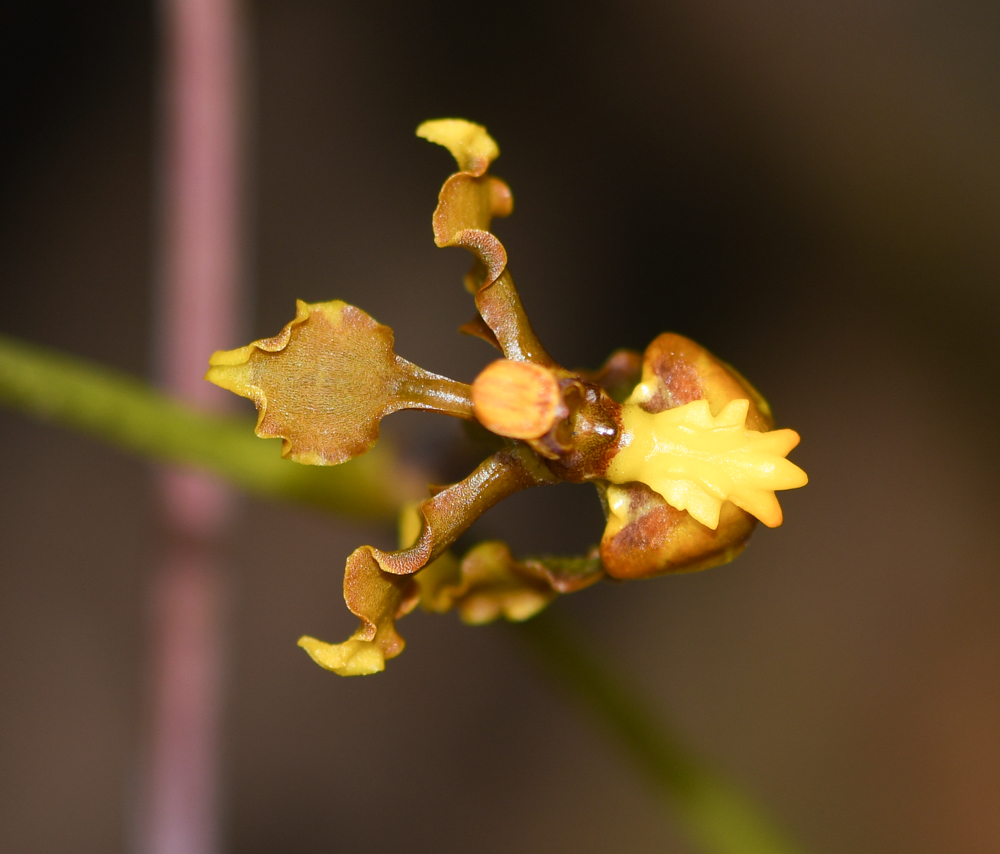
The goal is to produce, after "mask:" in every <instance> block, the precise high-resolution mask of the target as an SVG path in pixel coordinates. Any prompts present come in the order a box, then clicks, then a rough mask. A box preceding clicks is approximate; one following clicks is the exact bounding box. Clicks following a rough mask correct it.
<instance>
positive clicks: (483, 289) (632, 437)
mask: <svg viewBox="0 0 1000 854" xmlns="http://www.w3.org/2000/svg"><path fill="white" fill-rule="evenodd" d="M417 134H418V135H419V136H422V137H424V138H425V139H428V140H430V141H431V142H435V143H438V144H440V145H443V146H445V147H446V148H448V150H449V151H451V153H452V155H453V156H454V157H455V160H456V161H457V162H458V166H459V171H458V172H456V173H455V174H453V175H451V176H450V177H449V178H448V180H447V181H445V183H444V186H443V187H442V189H441V193H440V196H439V199H438V206H437V209H436V210H435V211H434V217H433V224H434V240H435V242H436V243H437V245H438V246H463V247H465V248H466V249H468V250H469V251H470V252H471V253H472V255H473V257H474V264H473V267H472V269H471V270H470V271H469V273H468V274H467V275H466V277H465V285H466V287H467V289H468V290H469V291H470V292H471V293H472V294H473V296H474V298H475V302H476V308H477V309H478V316H477V318H476V320H475V321H473V322H472V323H469V324H466V326H464V327H463V331H465V332H467V333H470V334H473V335H477V336H479V337H480V338H483V339H484V340H486V341H487V342H489V343H490V344H492V345H493V346H494V347H496V348H497V349H498V350H499V351H500V353H501V354H502V356H503V358H501V359H498V360H497V361H495V362H493V363H492V364H491V365H489V366H488V367H487V368H486V369H485V370H484V371H482V372H481V373H480V375H479V376H478V377H476V378H475V379H474V381H473V382H472V384H471V385H467V384H465V383H461V382H456V381H454V380H450V379H447V378H446V377H441V376H438V375H436V374H432V373H429V372H428V371H424V370H422V369H421V368H418V367H416V366H415V365H413V364H411V363H410V362H407V361H406V360H405V359H402V358H400V357H399V356H397V355H395V353H394V352H393V334H392V330H391V329H389V328H388V327H386V326H382V325H380V324H379V323H377V322H376V321H374V320H373V319H372V318H371V317H369V316H368V315H367V314H365V313H364V312H363V311H361V310H360V309H358V308H354V307H353V306H350V305H347V304H345V303H343V302H339V301H333V302H326V303H315V304H306V303H304V302H301V301H300V302H299V303H298V310H297V312H296V316H295V318H294V319H293V320H292V321H291V322H290V323H289V324H288V325H287V326H286V327H285V328H284V329H283V330H282V331H281V332H280V333H279V334H278V335H276V336H275V337H273V338H267V339H263V340H260V341H255V342H254V343H253V344H250V345H248V346H246V347H242V348H240V349H238V350H230V351H220V352H218V353H215V354H214V355H213V356H212V358H211V361H210V365H211V367H210V369H209V372H208V376H207V378H208V379H209V380H211V381H212V382H214V383H216V384H217V385H220V386H223V387H224V388H228V389H230V390H231V391H234V392H235V393H236V394H239V395H242V396H244V397H248V398H250V399H251V400H253V401H254V403H255V404H256V406H257V409H258V420H257V435H258V436H268V437H281V439H282V440H283V443H282V455H283V456H286V457H288V458H289V459H291V460H294V461H296V462H299V463H305V464H309V465H335V464H337V463H340V462H343V461H345V460H347V459H350V458H351V457H354V456H357V455H358V454H362V453H364V452H365V451H367V450H368V449H369V448H370V447H371V446H372V445H373V444H374V443H375V441H376V440H377V439H378V428H379V421H380V420H381V419H382V418H383V417H384V416H386V415H388V414H389V413H391V412H396V411H398V410H400V409H430V410H434V411H436V412H442V413H445V414H447V415H453V416H456V417H459V418H464V419H466V420H469V421H477V422H478V423H479V424H481V425H482V426H483V427H485V428H486V429H487V430H489V431H491V432H492V433H494V434H495V435H496V436H498V437H501V440H502V447H500V449H499V450H497V451H496V452H495V453H494V454H492V455H491V456H490V457H488V458H487V459H486V460H485V461H484V462H483V463H482V464H480V465H479V467H478V468H476V470H475V471H473V472H472V473H471V474H470V475H469V476H468V477H466V478H465V479H464V480H462V481H460V482H459V483H456V484H453V485H451V486H448V487H447V488H443V489H440V488H435V490H434V491H433V494H432V495H431V496H430V497H429V498H427V499H426V500H425V501H423V502H421V503H420V504H418V505H416V506H414V507H409V508H407V509H406V510H405V511H404V514H403V517H402V519H401V523H400V539H401V548H400V549H399V550H398V551H394V552H385V551H382V550H380V549H376V548H374V547H372V546H362V547H361V548H359V549H357V550H356V551H355V552H354V553H353V554H351V556H350V557H349V558H348V559H347V567H346V570H345V575H344V598H345V601H346V602H347V606H348V608H350V610H351V611H352V612H353V613H354V614H356V615H357V616H358V617H359V618H360V620H361V624H360V626H359V627H358V630H357V631H356V632H355V633H354V634H353V635H352V636H351V637H350V638H349V639H348V640H347V641H345V642H343V643H339V644H328V643H324V642H322V641H319V640H316V639H315V638H311V637H304V638H302V639H301V640H300V641H299V644H300V645H301V646H302V647H304V648H305V650H306V651H307V652H308V653H309V655H311V656H312V658H313V659H314V660H315V661H316V662H317V663H319V664H320V665H322V666H323V667H326V668H328V669H330V670H333V671H335V672H337V673H340V674H342V675H358V674H365V673H375V672H377V671H379V670H382V669H383V668H384V666H385V660H386V659H387V658H392V657H394V656H396V655H398V654H399V653H400V652H401V651H402V649H403V645H404V643H403V639H402V638H401V637H400V636H399V634H398V633H397V632H396V625H395V622H396V620H397V619H398V618H399V617H401V616H403V615H404V614H406V613H408V612H409V611H411V610H412V609H413V608H414V607H415V606H416V605H417V604H418V603H419V604H420V605H421V606H422V607H423V608H425V609H426V610H429V611H436V612H441V611H447V610H450V609H452V608H454V609H456V610H458V612H459V615H460V616H461V618H462V619H463V620H464V621H466V622H469V623H482V622H488V621H490V620H493V619H495V618H497V617H499V616H503V617H506V618H507V619H511V620H523V619H527V618H528V617H530V616H532V615H533V614H535V613H537V612H538V611H539V610H541V609H542V608H544V607H545V606H546V605H547V604H548V603H549V602H550V601H551V600H552V599H553V598H554V597H555V596H556V595H558V594H560V593H568V592H572V591H574V590H579V589H581V588H583V587H586V586H588V585H590V584H592V583H594V582H595V581H597V580H599V579H600V578H602V577H603V576H605V575H608V576H611V577H613V578H619V579H625V578H647V577H650V576H654V575H660V574H664V573H670V572H688V571H692V570H698V569H705V568H706V567H709V566H715V565H717V564H720V563H725V562H726V561H729V560H732V558H733V557H735V556H736V555H737V554H738V553H739V552H740V551H741V550H742V549H743V547H744V546H745V545H746V542H747V539H748V538H749V536H750V534H751V532H752V531H753V528H754V525H755V524H756V522H757V520H758V519H759V520H760V521H762V522H764V524H766V525H770V526H772V527H773V526H776V525H779V524H781V518H782V517H781V508H780V507H779V505H778V502H777V499H776V498H775V495H774V492H775V490H780V489H791V488H794V487H798V486H803V485H804V484H805V483H806V475H805V473H804V472H803V471H802V470H801V469H800V468H798V467H797V466H795V465H794V464H793V463H791V462H789V461H788V460H787V459H785V456H786V455H787V454H788V452H789V451H790V450H791V449H792V448H793V447H795V445H796V444H797V443H798V439H799V437H798V435H797V434H796V433H794V432H793V431H791V430H774V429H773V428H774V422H773V419H772V417H771V412H770V409H769V408H768V405H767V403H766V402H765V401H764V399H763V398H762V397H761V396H760V394H759V393H758V392H757V391H756V390H755V389H754V388H753V387H752V386H751V385H750V384H749V383H748V382H747V381H746V380H745V379H743V377H741V376H740V375H739V374H738V373H737V372H736V371H734V370H733V369H732V368H730V367H729V366H728V365H726V364H725V363H724V362H722V361H720V360H719V359H717V358H715V357H714V356H712V355H711V354H710V353H708V352H707V351H706V350H705V349H704V348H703V347H701V346H699V345H698V344H696V343H694V342H693V341H690V340H689V339H687V338H683V337H682V336H680V335H674V334H664V335H661V336H659V337H658V338H657V339H656V340H655V341H653V343H652V344H650V346H649V347H648V348H647V350H646V352H645V354H644V355H642V356H640V355H639V354H638V353H634V352H631V351H627V350H621V351H618V352H616V353H615V354H613V355H612V356H611V358H610V359H609V360H608V362H607V364H605V366H604V367H603V368H602V369H601V370H599V371H596V372H585V371H571V370H567V369H566V368H563V367H561V366H560V365H558V364H557V363H556V362H555V361H554V360H553V359H552V357H551V356H549V354H548V353H547V352H546V351H545V348H544V347H542V344H541V342H540V341H539V340H538V338H537V336H536V335H535V333H534V332H533V331H532V329H531V324H530V323H529V322H528V319H527V317H526V315H525V313H524V309H523V308H522V306H521V301H520V298H519V297H518V294H517V291H516V289H515V288H514V282H513V279H512V278H511V275H510V271H509V270H508V268H507V252H506V250H505V249H504V247H503V245H502V244H501V243H500V241H499V240H497V238H496V237H495V236H494V235H493V234H492V233H491V231H490V223H491V221H492V219H493V218H494V217H500V216H506V215H507V214H509V213H510V212H511V209H512V206H513V201H512V197H511V193H510V190H509V188H508V187H507V185H506V184H505V183H504V182H503V181H501V180H500V179H499V178H496V177H494V176H492V175H489V174H488V173H487V169H488V167H489V165H490V163H491V162H492V161H493V160H494V159H496V157H497V156H498V155H499V153H500V152H499V149H498V148H497V145H496V143H495V142H494V141H493V140H492V139H491V138H490V136H489V135H488V134H487V133H486V130H485V128H483V127H481V126H480V125H476V124H472V123H471V122H466V121H463V120H460V119H443V120H439V121H432V122H425V123H424V124H423V125H421V126H420V128H419V129H418V130H417ZM561 481H570V482H573V483H584V482H590V483H593V484H594V485H595V486H596V487H597V489H598V492H599V494H600V496H601V500H602V502H603V505H604V508H605V512H606V516H607V520H608V522H607V526H606V528H605V531H604V536H603V538H602V539H601V542H600V546H599V547H595V548H594V549H593V550H592V551H591V552H590V553H589V554H586V555H582V556H579V557H572V558H526V559H521V560H519V559H515V558H514V557H513V556H512V555H511V553H510V550H509V549H508V548H507V547H506V545H504V544H503V543H497V542H490V543H481V544H480V545H478V546H476V547H474V548H473V549H472V550H471V551H470V552H469V553H468V554H466V555H465V557H464V558H462V559H459V558H458V557H456V556H455V555H454V554H452V553H451V552H450V551H449V547H450V546H451V545H452V544H453V543H454V542H455V540H456V539H457V538H458V537H459V536H460V535H461V534H462V533H463V532H464V531H465V530H466V529H467V528H468V527H469V525H471V524H472V522H473V521H474V520H475V519H476V518H478V517H479V516H480V515H481V514H482V513H484V512H485V511H486V510H487V509H489V508H490V507H491V506H493V505H494V504H496V503H497V502H498V501H501V500H502V499H504V498H506V497H507V496H509V495H511V494H513V493H515V492H518V491H519V490H522V489H527V488H529V487H534V486H543V485H545V484H552V483H558V482H561Z"/></svg>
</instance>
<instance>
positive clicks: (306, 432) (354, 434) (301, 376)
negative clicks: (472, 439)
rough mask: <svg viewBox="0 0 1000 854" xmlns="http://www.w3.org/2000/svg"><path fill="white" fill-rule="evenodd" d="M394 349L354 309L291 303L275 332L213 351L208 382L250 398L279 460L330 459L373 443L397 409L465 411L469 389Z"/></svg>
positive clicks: (385, 333) (384, 332)
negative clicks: (290, 312)
mask: <svg viewBox="0 0 1000 854" xmlns="http://www.w3.org/2000/svg"><path fill="white" fill-rule="evenodd" d="M392 346H393V334H392V330H391V329H390V328H389V327H388V326H383V325H381V324H380V323H377V322H376V321H375V320H373V319H372V318H371V317H370V316H369V315H367V314H366V313H365V312H363V311H362V310H361V309H359V308H355V307H354V306H351V305H348V304H347V303H344V302H341V301H340V300H334V301H332V302H323V303H312V304H308V303H305V302H303V301H302V300H298V301H297V302H296V314H295V319H294V320H292V321H291V323H289V324H288V325H287V326H285V328H284V329H282V330H281V332H280V333H278V335H276V336H274V337H273V338H264V339H261V340H260V341H255V342H253V343H252V344H248V345H247V346H246V347H241V348H239V349H237V350H227V351H219V352H217V353H215V354H213V356H212V358H211V359H210V360H209V364H210V365H211V368H210V370H209V372H208V374H207V375H206V379H208V380H210V381H211V382H214V383H215V384H216V385H219V386H222V387H223V388H226V389H229V390H230V391H233V392H235V393H236V394H239V395H241V396H243V397H247V398H250V399H251V400H252V401H253V402H254V403H255V404H256V406H257V410H258V417H257V435H258V436H261V437H264V438H271V437H278V436H280V437H281V438H282V439H283V440H284V441H283V443H282V449H281V455H282V456H283V457H288V458H289V459H292V460H295V461H296V462H300V463H306V464H308V465H335V464H337V463H341V462H344V461H345V460H348V459H350V458H351V457H354V456H357V455H358V454H363V453H364V452H365V451H367V450H368V449H369V448H370V447H371V446H372V445H374V444H375V441H376V440H377V439H378V434H379V426H378V425H379V421H380V420H381V419H382V418H383V417H384V416H386V415H388V414H389V413H391V412H395V411H397V410H399V409H406V408H417V409H435V410H438V411H442V412H448V413H449V414H452V415H459V416H461V417H465V418H471V417H472V416H471V412H472V404H471V401H470V400H469V399H468V386H466V385H464V384H462V383H456V382H453V381H452V380H448V379H446V378H444V377H438V376H436V375H435V374H431V373H428V372H427V371H423V370H421V369H420V368H418V367H416V366H415V365H413V364H411V363H409V362H407V361H406V360H405V359H401V358H399V357H398V356H396V355H395V354H394V353H393V351H392Z"/></svg>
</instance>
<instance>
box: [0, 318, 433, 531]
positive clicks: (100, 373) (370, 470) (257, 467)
mask: <svg viewBox="0 0 1000 854" xmlns="http://www.w3.org/2000/svg"><path fill="white" fill-rule="evenodd" d="M0 403H5V404H7V405H8V406H10V407H12V408H14V409H19V410H21V411H22V412H26V413H28V414H30V415H34V416H36V417H38V418H41V419H43V420H45V421H51V422H54V423H57V424H62V425H63V426H66V427H70V428H73V429H76V430H79V431H81V432H83V433H88V434H90V435H91V436H95V437H97V438H99V439H103V440H104V441H106V442H109V443H111V444H112V445H115V446H116V447H119V448H123V449H125V450H129V451H132V452H133V453H136V454H140V455H142V456H144V457H152V458H154V459H157V460H160V461H163V462H169V463H175V464H179V465H187V466H194V467H197V468H200V469H204V470H205V471H209V472H212V473H213V474H216V475H218V476H219V477H221V478H223V479H224V480H227V481H229V482H230V483H233V484H235V485H236V486H238V487H240V488H241V489H244V490H246V491H247V492H251V493H255V494H257V495H264V496H269V497H272V498H280V499H285V500H289V501H296V502H300V503H305V504H312V505H316V506H319V507H321V508H323V509H326V510H332V511H334V512H336V513H341V514H344V515H349V516H366V517H375V518H384V519H391V518H394V516H395V513H396V511H397V509H398V508H399V504H400V503H401V502H402V501H404V500H407V499H410V498H413V497H414V494H415V490H416V489H418V488H419V485H420V484H419V481H418V480H417V478H416V477H415V476H414V474H413V473H412V472H410V471H409V470H407V469H405V468H404V467H403V466H402V465H401V463H400V462H399V461H398V460H397V459H396V458H395V456H394V454H393V453H392V451H391V449H390V448H389V447H388V446H387V445H386V443H384V442H383V443H381V444H380V445H379V446H378V447H377V448H375V449H374V450H372V451H370V452H369V453H367V454H365V455H364V456H362V457H359V458H357V459H355V460H351V461H350V462H348V463H345V464H343V465H340V466H336V467H333V468H322V467H314V466H297V465H292V464H290V463H289V462H288V461H287V460H282V459H281V457H280V451H279V447H280V446H279V442H278V440H269V441H261V440H260V439H258V438H256V437H255V436H254V432H253V422H252V421H251V420H249V419H247V418H239V417H232V416H219V415H208V414H204V413H201V412H198V411H196V410H194V409H191V408H190V407H188V406H184V405H183V404H181V403H178V402H176V401H174V400H171V399H170V398H169V397H166V396H165V395H163V394H160V393H159V392H157V391H155V390H154V389H152V388H151V387H150V386H148V385H146V384H145V383H142V382H140V381H138V380H135V379H132V378H131V377H128V376H126V375H125V374H120V373H117V372H115V371H112V370H109V369H108V368H104V367H100V366H98V365H93V364H89V363H87V362H86V361H84V360H82V359H77V358H74V357H72V356H67V355H64V354H62V353H58V352H55V351H53V350H48V349H44V348H41V347H37V346H34V345H31V344H26V343H23V342H21V341H17V340H16V339H13V338H9V337H7V336H3V335H0ZM417 494H419V493H417Z"/></svg>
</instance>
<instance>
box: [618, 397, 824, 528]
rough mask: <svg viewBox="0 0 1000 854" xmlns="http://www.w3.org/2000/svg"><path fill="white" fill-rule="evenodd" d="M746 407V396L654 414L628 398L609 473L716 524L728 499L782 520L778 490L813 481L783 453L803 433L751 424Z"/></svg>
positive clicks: (771, 522)
mask: <svg viewBox="0 0 1000 854" xmlns="http://www.w3.org/2000/svg"><path fill="white" fill-rule="evenodd" d="M749 407H750V402H749V401H748V400H732V401H730V402H729V403H727V404H726V405H725V406H724V407H723V408H722V410H721V411H720V412H719V414H718V415H715V416H713V415H712V413H711V410H710V409H709V405H708V401H707V400H695V401H692V402H691V403H688V404H685V405H684V406H678V407H676V408H674V409H667V410H664V411H663V412H657V413H652V412H646V411H645V410H644V409H642V408H641V407H640V406H638V405H637V404H635V403H626V404H625V405H624V406H623V407H622V437H621V445H620V446H619V450H618V453H617V454H616V456H615V457H614V459H613V460H612V462H611V465H610V466H609V468H608V474H607V477H608V480H610V481H611V482H612V483H617V484H622V483H628V482H633V481H638V482H640V483H644V484H646V485H647V486H648V487H649V488H650V489H652V490H654V491H656V492H658V493H659V494H660V495H662V496H663V498H664V500H665V501H666V502H667V503H668V504H670V505H671V506H673V507H676V508H677V509H678V510H687V512H688V513H690V514H691V516H692V517H693V518H694V519H696V520H697V521H699V522H701V523H702V524H703V525H706V526H707V527H709V528H711V529H713V530H714V529H715V528H717V527H718V525H719V513H720V511H721V509H722V502H723V501H731V502H732V503H733V504H735V505H736V506H737V507H740V508H742V509H743V510H746V511H747V512H748V513H750V514H752V515H753V516H756V517H757V518H758V519H760V521H761V522H763V523H764V524H765V525H767V526H768V527H770V528H775V527H777V526H778V525H780V524H781V522H782V513H781V505H780V504H779V503H778V499H777V497H776V496H775V494H774V493H775V491H776V490H780V489H796V488H798V487H800V486H805V485H806V483H808V480H809V478H808V477H807V475H806V473H805V472H804V471H803V470H802V469H800V468H799V467H798V466H797V465H795V463H793V462H791V461H790V460H787V459H785V457H786V456H787V454H788V452H789V451H791V450H792V448H794V447H795V446H796V445H797V444H798V443H799V434H798V433H796V432H795V431H794V430H787V429H786V430H771V431H768V432H765V433H761V432H758V431H757V430H748V429H747V428H746V417H747V412H748V411H749Z"/></svg>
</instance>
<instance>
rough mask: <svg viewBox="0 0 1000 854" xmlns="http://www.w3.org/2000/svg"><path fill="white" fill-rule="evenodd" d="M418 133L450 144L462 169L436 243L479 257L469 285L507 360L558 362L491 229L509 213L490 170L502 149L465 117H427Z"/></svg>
mask: <svg viewBox="0 0 1000 854" xmlns="http://www.w3.org/2000/svg"><path fill="white" fill-rule="evenodd" d="M417 135H418V136H421V137H423V138H425V139H427V140H430V141H431V142H436V143H438V144H439V145H443V146H445V147H446V148H448V150H449V151H451V153H452V154H453V155H454V156H455V160H456V161H457V162H458V167H459V170H460V171H459V172H456V173H455V174H454V175H452V176H451V177H449V178H448V180H447V181H445V183H444V186H443V187H442V188H441V192H440V194H439V195H438V205H437V208H436V209H435V210H434V219H433V223H434V242H435V243H436V244H437V245H438V246H461V247H464V248H465V249H468V250H469V251H470V252H471V253H472V254H473V255H474V256H475V259H476V260H475V263H474V264H473V267H472V270H470V271H469V273H468V274H466V276H465V287H466V289H467V290H468V291H469V292H470V293H472V294H474V295H475V297H476V308H478V309H479V313H480V315H481V316H482V318H483V320H484V321H485V322H486V324H487V326H488V327H489V328H490V330H491V331H492V333H493V335H494V336H495V337H496V339H497V342H498V343H499V345H500V348H501V349H502V350H503V353H504V355H505V356H506V357H507V358H508V359H513V360H516V361H531V362H538V363H539V364H545V365H551V364H554V363H553V361H552V358H551V357H550V356H549V355H548V353H546V352H545V348H544V347H542V345H541V342H540V341H539V340H538V338H537V336H536V335H535V333H534V331H533V330H532V328H531V324H530V323H529V322H528V318H527V316H526V315H525V313H524V308H523V306H522V305H521V300H520V297H519V296H518V293H517V290H516V289H515V287H514V282H513V279H512V278H511V275H510V272H509V271H508V270H507V252H506V250H505V249H504V247H503V244H502V243H501V242H500V241H499V240H498V239H497V238H496V236H495V235H493V234H492V233H491V232H490V224H491V222H492V220H493V218H494V217H503V216H507V215H509V214H510V212H511V211H512V210H513V207H514V199H513V197H512V196H511V192H510V188H509V187H508V186H507V185H506V184H505V183H504V182H503V181H501V180H500V179H499V178H496V177H494V176H492V175H488V174H487V173H486V169H487V168H488V166H489V164H490V162H491V161H492V160H493V159H495V158H496V157H497V156H498V155H499V153H500V150H499V149H498V148H497V146H496V143H495V142H493V140H492V139H491V138H490V136H489V135H488V134H487V133H486V129H485V128H484V127H482V125H477V124H474V123H472V122H467V121H464V120H462V119H439V120H436V121H431V122H424V123H423V124H422V125H421V126H420V127H419V128H418V129H417Z"/></svg>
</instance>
